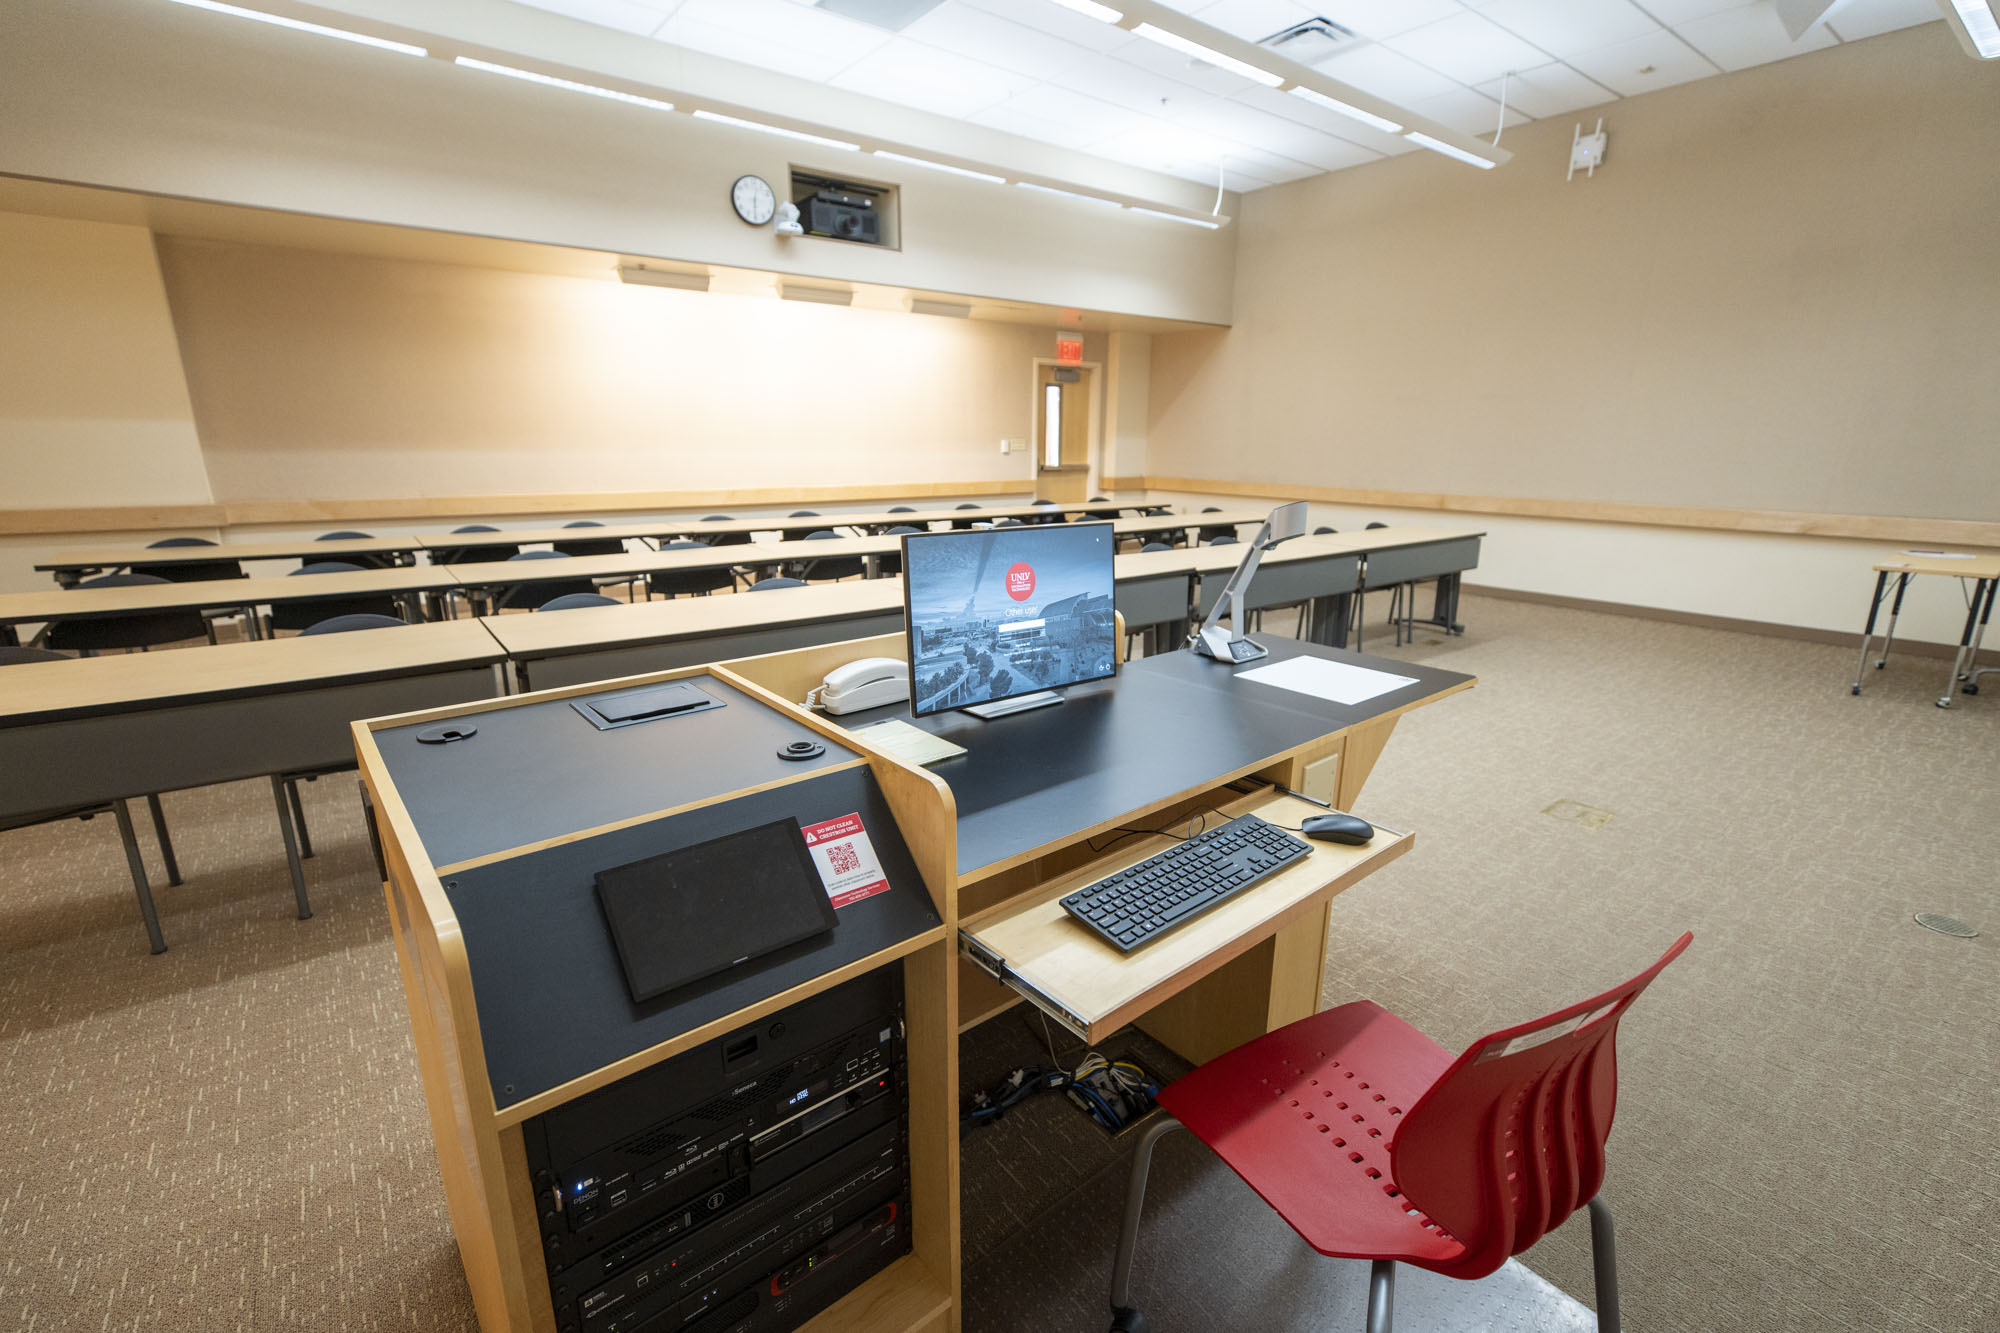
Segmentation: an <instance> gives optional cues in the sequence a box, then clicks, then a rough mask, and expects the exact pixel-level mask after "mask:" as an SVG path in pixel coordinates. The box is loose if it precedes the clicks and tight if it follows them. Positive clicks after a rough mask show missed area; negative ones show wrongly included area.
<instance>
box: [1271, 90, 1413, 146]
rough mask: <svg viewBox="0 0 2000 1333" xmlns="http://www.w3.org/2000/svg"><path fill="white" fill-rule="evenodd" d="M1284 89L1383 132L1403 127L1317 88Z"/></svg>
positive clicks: (1387, 132)
mask: <svg viewBox="0 0 2000 1333" xmlns="http://www.w3.org/2000/svg"><path fill="white" fill-rule="evenodd" d="M1286 91H1287V92H1289V93H1291V95H1292V96H1294V97H1303V98H1304V99H1305V100H1306V101H1308V102H1311V103H1312V104H1313V105H1314V106H1323V107H1325V108H1326V109H1327V110H1328V111H1338V112H1339V113H1340V114H1341V115H1343V116H1347V117H1349V118H1350V119H1353V120H1358V121H1360V122H1361V123H1362V124H1363V125H1372V126H1374V127H1375V128H1376V129H1378V130H1381V131H1382V132H1383V133H1384V134H1395V133H1396V132H1397V131H1399V130H1401V129H1402V128H1403V127H1402V126H1401V125H1398V124H1397V123H1396V122H1395V121H1393V120H1390V119H1389V118H1388V117H1386V116H1378V115H1376V114H1375V113H1374V112H1373V111H1363V110H1362V109H1361V108H1360V107H1358V106H1349V105H1348V104H1347V103H1346V102H1343V101H1341V100H1340V99H1339V98H1338V97H1328V96H1327V95H1326V94H1325V93H1323V92H1320V91H1319V90H1318V89H1316V88H1308V87H1306V86H1305V85H1304V84H1299V85H1296V86H1294V87H1292V88H1288V89H1287V90H1286Z"/></svg>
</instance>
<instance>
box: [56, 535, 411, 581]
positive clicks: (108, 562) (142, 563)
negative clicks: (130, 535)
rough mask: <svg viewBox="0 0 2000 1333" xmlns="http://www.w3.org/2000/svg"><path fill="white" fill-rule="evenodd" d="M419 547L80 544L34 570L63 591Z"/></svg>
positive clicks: (407, 554)
mask: <svg viewBox="0 0 2000 1333" xmlns="http://www.w3.org/2000/svg"><path fill="white" fill-rule="evenodd" d="M423 547H424V539H423V538H421V537H343V538H341V539H340V540H339V541H328V542H321V541H314V540H313V539H312V538H310V537H267V538H262V539H259V540H257V541H247V542H222V543H220V544H219V545H215V546H86V547H84V548H83V549H82V550H79V551H66V552H64V553H63V555H62V556H61V558H59V559H56V560H50V561H45V562H43V563H41V564H38V565H36V566H35V568H36V569H38V570H41V571H44V572H53V573H54V574H55V576H56V582H57V583H59V584H61V585H62V586H63V587H66V588H67V587H70V586H72V585H74V584H75V583H76V582H77V581H78V580H79V579H81V578H83V577H84V576H85V575H88V574H96V573H101V572H103V571H105V570H113V569H129V570H131V571H133V572H134V573H137V574H143V573H145V572H146V567H147V566H149V565H191V564H200V563H202V562H203V561H208V560H234V561H236V562H237V563H239V564H241V563H242V562H243V561H245V560H293V559H297V560H339V559H341V558H342V557H344V556H354V555H386V556H394V557H396V559H397V560H398V561H399V562H400V563H403V564H409V563H412V562H413V561H414V559H415V557H416V552H418V551H420V550H422V549H423Z"/></svg>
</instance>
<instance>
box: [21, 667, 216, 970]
mask: <svg viewBox="0 0 2000 1333" xmlns="http://www.w3.org/2000/svg"><path fill="white" fill-rule="evenodd" d="M71 660H73V659H72V658H70V657H69V656H68V655H67V654H64V653H58V652H53V651H51V650H50V649H47V648H18V647H12V646H9V647H0V667H7V666H24V665H26V664H28V663H30V662H68V661H71ZM146 808H147V810H148V811H149V812H150V813H151V815H152V817H153V835H154V836H155V837H157V838H158V839H159V840H160V859H161V860H162V861H164V862H165V863H166V867H167V883H169V884H179V883H180V882H181V867H180V862H179V861H178V860H176V859H175V857H174V842H173V839H172V838H171V837H169V836H168V834H167V817H166V814H165V812H163V811H162V810H161V809H160V797H159V794H158V793H156V792H155V793H149V794H148V795H147V797H146ZM104 814H108V815H110V816H111V817H112V819H113V821H114V822H115V823H116V824H117V825H118V840H119V841H120V842H122V843H124V844H125V868H126V870H127V871H129V872H130V874H131V876H132V892H133V893H134V894H135V895H137V897H138V899H139V915H140V916H141V917H142V918H143V919H144V920H145V923H146V939H147V942H148V943H149V944H151V946H152V949H153V952H154V953H165V952H166V951H167V941H166V937H165V936H163V935H162V934H161V933H160V914H159V912H158V911H157V910H155V909H154V906H153V886H152V884H151V883H150V882H149V881H148V880H147V878H146V861H145V858H144V857H143V856H141V855H140V853H139V838H138V835H137V834H136V833H134V832H133V831H132V810H131V807H130V806H128V805H127V804H126V803H125V801H124V800H123V799H122V798H121V799H119V800H115V801H105V802H102V803H101V804H98V805H80V806H70V807H66V808H64V809H59V810H42V811H37V812H36V813H34V814H29V815H7V816H4V817H0V832H4V831H7V830H10V829H23V828H33V827H35V826H36V825H37V824H55V823H59V822H61V821H62V820H65V819H81V820H86V821H88V820H91V819H94V818H96V817H97V816H98V815H104Z"/></svg>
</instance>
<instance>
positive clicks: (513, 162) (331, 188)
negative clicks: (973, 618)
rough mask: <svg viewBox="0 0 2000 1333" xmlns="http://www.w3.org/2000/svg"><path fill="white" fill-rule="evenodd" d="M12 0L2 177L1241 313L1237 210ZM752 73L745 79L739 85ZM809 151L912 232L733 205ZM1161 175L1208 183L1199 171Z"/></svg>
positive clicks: (1057, 296)
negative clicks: (1011, 176) (799, 223)
mask: <svg viewBox="0 0 2000 1333" xmlns="http://www.w3.org/2000/svg"><path fill="white" fill-rule="evenodd" d="M503 8H505V7H503ZM0 9H4V18H0V172H9V173H13V174H17V175H23V176H33V177H39V178H42V179H47V180H57V181H67V182H74V183H78V184H86V185H100V186H108V187H112V188H116V189H123V190H134V191H141V192H146V193H152V194H162V195H172V196H181V197H186V198H192V199H203V200H213V201H219V202H223V203H235V204H247V205H251V206H255V207H261V208H273V209H281V210H285V211H288V212H298V213H307V214H314V215H324V216H330V217H340V218H353V219H359V220H363V221H371V222H385V223H393V224H397V225H400V226H407V227H417V228H422V229H426V230H435V231H445V232H458V233H465V234H470V235H477V236H497V237H504V238H509V239H515V240H524V241H535V242H541V243H547V244H553V245H562V246H568V247H573V248H578V249H585V250H600V251H609V252H612V253H623V254H629V255H638V256H649V257H660V258H667V259H678V260H690V261H698V262H702V263H709V264H724V265H730V266H733V267H739V268H750V269H758V270H765V271H771V272H779V273H795V274H809V275H814V276H820V277H831V278H838V279H843V280H848V281H854V282H865V283H877V284H885V285H894V286H900V287H906V288H913V289H919V290H929V291H942V292H952V293H965V294H968V295H973V296H984V297H996V298H1003V299H1008V300H1014V301H1024V302H1031V303H1036V304H1051V305H1057V306H1066V307H1075V308H1078V309H1084V310H1103V311H1111V312H1118V313H1124V314H1134V315H1146V316H1157V317H1160V318H1167V319H1185V320H1196V321H1205V322H1212V323H1220V322H1224V321H1226V320H1227V319H1228V317H1229V290H1230V280H1231V274H1232V266H1233V262H1234V255H1235V242H1234V238H1233V237H1232V236H1231V235H1230V234H1229V232H1228V231H1227V230H1226V229H1225V230H1223V231H1216V232H1209V231H1204V230H1202V229H1200V228H1196V227H1189V226H1184V225H1181V224H1179V223H1175V222H1171V221H1162V220H1160V219H1158V218H1147V217H1144V216H1141V215H1138V214H1133V213H1129V212H1125V211H1122V210H1111V209H1105V208H1102V207H1098V206H1094V205H1092V204H1088V203H1081V202H1078V201H1075V200H1071V199H1063V198H1058V197H1054V196H1050V195H1046V194H1035V193H1033V192H1030V191H1027V190H1021V189H1015V188H1013V187H1011V186H994V185H990V184H987V183H984V182H980V181H972V180H965V179H962V178H959V177H955V176H949V175H944V174H941V173H938V172H932V171H925V170H923V169H921V168H900V167H899V168H895V169H893V170H892V169H890V168H891V164H888V163H886V162H885V161H884V160H883V159H881V158H875V157H869V156H864V155H861V154H857V153H849V152H843V151H841V150H836V149H827V148H822V147H816V146H813V145H810V144H804V143H799V142H795V141H791V140H787V139H782V138H776V137H773V136H771V135H767V134H760V133H756V132H754V131H749V130H744V129H739V128H734V127H730V126H724V125H716V124H712V123H709V122H704V121H699V120H695V119H694V118H693V117H691V116H688V115H684V114H680V113H678V112H674V113H662V112H658V111H653V110H649V109H646V108H643V107H636V106H629V105H625V104H623V103H618V102H612V101H608V100H605V99H602V98H595V97H583V96H578V95H576V94H571V93H563V92H560V91H557V90H553V89H549V88H543V87H538V86H535V85H531V84H525V83H521V82H518V81H516V80H512V79H503V78H496V77H494V76H492V75H487V74H481V73H478V72H475V71H471V70H466V69H460V68H456V67H454V66H453V65H451V64H450V63H448V62H447V61H446V60H443V59H436V58H433V59H423V60H419V59H412V58H410V57H407V56H400V55H391V54H387V53H384V52H381V51H375V50H371V49H368V48H366V47H361V46H357V45H355V44H352V43H347V42H334V41H326V40H323V39H318V38H310V37H302V36H300V35H299V34H297V33H292V32H288V31H286V30H284V29H282V28H277V27H273V26H272V25H269V24H262V23H245V22H241V21H239V20H234V19H229V18H225V17H222V16H218V15H216V14H211V13H206V12H203V11H200V10H195V9H188V8H186V7H183V6H180V5H171V4H161V3H159V0H64V3H61V4H15V5H11V6H0ZM522 16H523V17H524V18H533V17H535V16H534V14H533V13H532V11H527V10H523V11H522ZM420 17H421V16H420ZM540 17H542V18H543V19H551V20H552V16H547V15H543V16H540ZM567 26H569V27H573V28H579V29H580V27H581V25H567ZM597 35H598V36H599V37H601V38H605V39H612V38H616V37H617V36H618V34H615V33H609V32H599V33H598V34H597ZM650 45H654V46H658V44H650ZM440 49H441V50H442V49H443V48H442V47H440ZM656 54H657V57H658V58H659V59H661V60H667V61H669V62H671V60H672V59H673V58H674V57H673V56H672V48H668V47H665V46H659V48H658V52H657V53H656ZM750 73H754V72H750ZM755 82H756V80H754V79H752V78H750V77H749V75H748V74H746V79H745V92H744V94H743V95H745V96H748V95H750V91H751V87H750V86H751V85H752V84H754V83H755ZM912 114H915V113H912ZM793 165H798V166H801V167H808V168H812V169H816V170H821V171H830V172H834V173H836V174H838V173H853V174H855V175H858V176H861V177H862V178H863V179H867V180H887V181H889V182H892V183H897V184H900V185H901V186H902V191H903V193H902V213H901V217H902V248H901V249H900V250H887V249H882V248H878V247H873V246H864V245H854V244H849V243H846V242H841V241H834V240H828V239H823V238H810V237H801V238H798V239H795V240H789V241H787V240H783V239H780V238H778V237H777V236H775V235H774V234H773V232H772V229H771V228H770V227H768V226H767V227H762V228H755V227H749V226H745V225H744V224H743V223H742V222H741V221H739V220H738V219H737V218H736V216H735V214H734V213H733V212H732V211H731V209H730V206H729V202H728V200H729V187H730V184H731V183H732V182H733V181H734V180H735V179H736V178H737V177H738V176H741V175H743V174H746V173H756V174H758V175H761V176H763V177H764V178H765V179H766V180H767V181H770V182H772V183H773V184H774V185H775V186H777V187H778V188H779V189H780V190H783V189H784V188H785V184H786V182H787V181H788V180H789V171H790V168H791V167H792V166H793ZM1130 172H1131V169H1125V174H1130ZM1143 174H1144V175H1146V176H1149V177H1151V173H1143ZM1151 179H1152V180H1153V181H1154V182H1155V183H1157V184H1158V185H1159V186H1160V187H1161V188H1162V189H1163V190H1166V191H1171V192H1173V197H1174V198H1180V197H1181V196H1183V195H1185V196H1194V197H1200V198H1201V202H1202V203H1203V204H1204V205H1205V204H1206V202H1207V200H1206V198H1205V197H1202V196H1201V192H1200V191H1199V190H1198V189H1197V188H1196V187H1194V186H1191V185H1190V184H1189V183H1187V182H1184V181H1176V180H1173V179H1171V178H1166V177H1151ZM1123 183H1125V184H1127V185H1128V186H1130V185H1131V182H1123ZM1144 197H1153V196H1151V195H1146V196H1144ZM1161 197H1167V196H1166V195H1162V196H1161ZM1051 237H1060V238H1061V240H1060V244H1051V243H1050V238H1051ZM994 452H995V456H996V457H997V456H998V446H997V444H996V446H995V450H994Z"/></svg>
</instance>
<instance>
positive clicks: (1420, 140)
mask: <svg viewBox="0 0 2000 1333" xmlns="http://www.w3.org/2000/svg"><path fill="white" fill-rule="evenodd" d="M1403 137H1404V138H1405V139H1408V140H1409V141H1410V142H1411V143H1414V144H1421V145H1423V146H1424V147H1425V148H1428V149H1430V150H1431V151H1432V152H1433V153H1443V154H1444V155H1445V156H1446V157H1455V158H1457V159H1458V160H1459V161H1461V162H1470V163H1471V164H1472V165H1473V166H1475V167H1478V168H1479V169H1480V170H1481V171H1491V170H1492V169H1493V164H1492V163H1491V162H1488V161H1487V160H1486V159H1485V158H1483V157H1480V156H1479V155H1477V154H1476V153H1468V152H1466V151H1465V150H1464V149H1463V148H1454V147H1452V146H1451V145H1450V144H1448V143H1446V142H1445V141H1444V140H1442V139H1433V138H1431V136H1430V135H1428V134H1419V133H1417V131H1415V130H1411V131H1410V132H1409V133H1408V134H1406V135H1404V136H1403Z"/></svg>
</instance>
